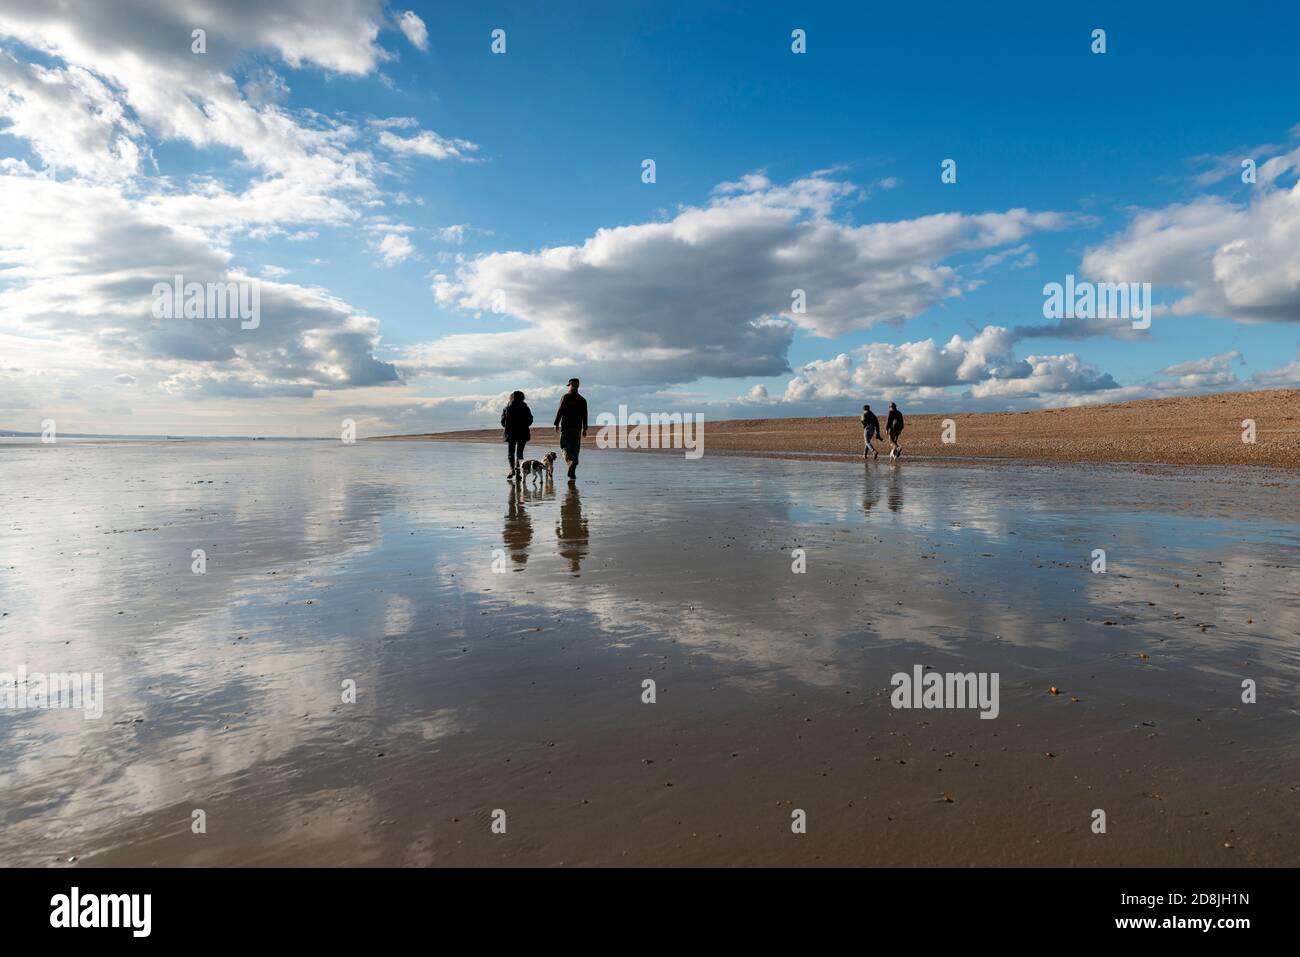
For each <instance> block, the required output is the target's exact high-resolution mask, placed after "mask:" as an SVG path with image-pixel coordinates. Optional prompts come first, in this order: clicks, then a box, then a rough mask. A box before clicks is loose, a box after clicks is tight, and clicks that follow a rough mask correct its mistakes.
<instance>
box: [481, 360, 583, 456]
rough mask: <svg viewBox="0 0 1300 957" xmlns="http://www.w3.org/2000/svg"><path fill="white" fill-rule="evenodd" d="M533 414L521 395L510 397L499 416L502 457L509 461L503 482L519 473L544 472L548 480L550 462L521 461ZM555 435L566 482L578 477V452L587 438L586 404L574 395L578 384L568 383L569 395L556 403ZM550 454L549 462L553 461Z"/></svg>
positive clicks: (513, 394) (528, 437) (576, 382)
mask: <svg viewBox="0 0 1300 957" xmlns="http://www.w3.org/2000/svg"><path fill="white" fill-rule="evenodd" d="M532 424H533V412H532V410H531V409H529V408H528V403H526V402H525V401H524V394H523V393H522V392H512V393H511V394H510V404H509V405H507V406H506V407H505V409H504V410H502V412H501V428H502V429H503V430H504V431H505V436H504V439H505V443H506V455H507V457H508V458H509V460H510V474H509V475H507V476H506V477H507V478H510V479H516V478H520V470H521V469H522V470H523V471H533V470H535V469H545V470H546V474H547V477H548V478H549V477H550V468H549V466H550V462H549V461H547V462H545V463H543V462H537V461H534V460H525V459H524V446H525V445H527V444H528V442H529V441H530V440H531V439H532V429H531V428H530V426H532ZM554 424H555V431H556V432H558V433H559V435H560V450H561V451H563V452H564V461H565V462H567V463H568V465H569V478H570V479H574V478H577V476H578V452H579V451H580V450H581V448H582V439H583V437H584V436H585V435H586V434H587V400H586V399H584V398H583V397H582V396H581V395H580V394H579V393H578V380H577V379H570V380H569V391H568V392H566V393H565V394H564V397H563V398H562V399H560V407H559V408H558V409H557V410H556V412H555V423H554ZM554 458H555V456H554V454H552V455H550V456H549V459H552V460H553V459H554Z"/></svg>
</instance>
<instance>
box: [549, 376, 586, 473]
mask: <svg viewBox="0 0 1300 957" xmlns="http://www.w3.org/2000/svg"><path fill="white" fill-rule="evenodd" d="M555 431H556V432H559V433H560V449H561V451H563V452H564V461H566V462H568V463H569V478H571V479H574V478H577V477H578V452H579V451H580V450H581V449H582V440H583V437H585V436H586V434H587V400H586V399H584V398H583V397H582V396H581V395H579V394H578V380H577V379H570V380H569V391H568V392H566V393H565V394H564V398H562V399H561V400H560V407H559V408H558V409H557V410H556V411H555Z"/></svg>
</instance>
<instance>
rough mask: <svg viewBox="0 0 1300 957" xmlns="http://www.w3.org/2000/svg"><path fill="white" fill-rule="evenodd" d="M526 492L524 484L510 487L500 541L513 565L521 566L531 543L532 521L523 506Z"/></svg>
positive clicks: (526, 559) (526, 558) (526, 557)
mask: <svg viewBox="0 0 1300 957" xmlns="http://www.w3.org/2000/svg"><path fill="white" fill-rule="evenodd" d="M526 495H527V492H526V491H525V488H524V483H523V482H520V483H519V484H518V485H512V486H510V501H509V503H508V504H507V505H506V525H505V529H504V530H503V531H502V533H501V539H502V541H504V542H505V545H506V548H507V549H509V551H510V557H511V559H513V560H514V562H515V564H517V565H523V564H525V563H526V562H527V561H528V546H529V545H531V544H532V541H533V521H532V519H531V518H530V517H529V515H528V509H527V508H526V507H525V506H524V498H525V496H526Z"/></svg>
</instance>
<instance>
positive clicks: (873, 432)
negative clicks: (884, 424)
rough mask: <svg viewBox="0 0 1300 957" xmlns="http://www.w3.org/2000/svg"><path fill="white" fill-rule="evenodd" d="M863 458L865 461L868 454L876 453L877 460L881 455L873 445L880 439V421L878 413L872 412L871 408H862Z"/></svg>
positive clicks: (866, 406) (865, 406) (867, 406)
mask: <svg viewBox="0 0 1300 957" xmlns="http://www.w3.org/2000/svg"><path fill="white" fill-rule="evenodd" d="M861 421H862V442H863V446H864V448H863V449H862V457H863V458H864V459H865V458H866V457H867V453H874V456H875V457H876V458H880V453H879V452H877V451H876V447H875V446H874V445H872V444H871V443H872V441H873V440H874V439H877V438H879V437H880V420H879V419H877V418H876V413H874V412H872V411H871V406H869V405H864V406H863V407H862V420H861Z"/></svg>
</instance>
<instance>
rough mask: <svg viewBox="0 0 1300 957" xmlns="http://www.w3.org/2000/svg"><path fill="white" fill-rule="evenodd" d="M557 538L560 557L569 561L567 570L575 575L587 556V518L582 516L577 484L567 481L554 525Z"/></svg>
mask: <svg viewBox="0 0 1300 957" xmlns="http://www.w3.org/2000/svg"><path fill="white" fill-rule="evenodd" d="M555 537H556V538H557V539H558V540H559V545H560V557H561V558H566V559H568V561H569V571H571V572H573V574H575V575H577V574H578V572H580V571H581V570H582V560H583V559H584V558H586V557H587V520H586V519H585V518H583V516H582V501H581V499H579V498H578V485H577V483H576V482H570V483H569V491H568V492H567V493H566V494H565V496H564V501H563V502H561V503H560V520H559V521H558V522H557V523H556V525H555Z"/></svg>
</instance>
